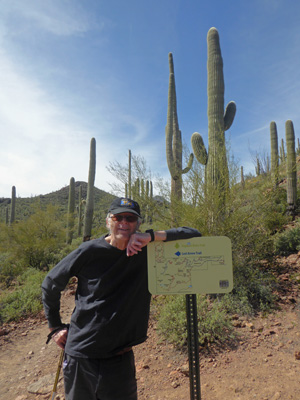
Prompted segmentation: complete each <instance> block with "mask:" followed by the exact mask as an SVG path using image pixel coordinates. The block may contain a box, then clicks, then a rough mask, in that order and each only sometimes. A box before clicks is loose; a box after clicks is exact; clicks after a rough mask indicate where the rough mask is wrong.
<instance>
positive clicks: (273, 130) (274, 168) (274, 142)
mask: <svg viewBox="0 0 300 400" xmlns="http://www.w3.org/2000/svg"><path fill="white" fill-rule="evenodd" d="M270 138H271V176H272V180H273V183H274V186H275V187H277V186H278V174H279V156H278V135H277V126H276V123H275V122H274V121H272V122H271V123H270Z"/></svg>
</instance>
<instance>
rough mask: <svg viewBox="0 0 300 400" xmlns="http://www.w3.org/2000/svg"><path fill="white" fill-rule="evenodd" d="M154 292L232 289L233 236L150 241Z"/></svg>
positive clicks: (218, 291)
mask: <svg viewBox="0 0 300 400" xmlns="http://www.w3.org/2000/svg"><path fill="white" fill-rule="evenodd" d="M147 250H148V282H149V291H150V293H152V294H197V293H202V294H208V293H228V292H230V291H231V290H232V288H233V274H232V252H231V242H230V239H229V238H227V237H225V236H217V237H216V236H210V237H196V238H191V239H183V240H174V241H171V242H153V243H149V244H148V248H147Z"/></svg>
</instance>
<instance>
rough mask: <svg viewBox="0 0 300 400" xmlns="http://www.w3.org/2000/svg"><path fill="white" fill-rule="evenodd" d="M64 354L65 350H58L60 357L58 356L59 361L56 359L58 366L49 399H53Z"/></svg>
mask: <svg viewBox="0 0 300 400" xmlns="http://www.w3.org/2000/svg"><path fill="white" fill-rule="evenodd" d="M64 354H65V350H64V349H62V350H61V352H60V357H59V361H58V366H57V371H56V376H55V381H54V385H53V389H52V394H51V400H54V398H55V395H56V390H57V384H58V379H59V375H60V370H61V366H62V363H63V359H64Z"/></svg>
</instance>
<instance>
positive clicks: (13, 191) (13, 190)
mask: <svg viewBox="0 0 300 400" xmlns="http://www.w3.org/2000/svg"><path fill="white" fill-rule="evenodd" d="M15 219H16V187H15V186H13V187H12V188H11V208H10V221H9V223H10V225H11V224H13V223H14V222H15Z"/></svg>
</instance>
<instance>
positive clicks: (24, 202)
mask: <svg viewBox="0 0 300 400" xmlns="http://www.w3.org/2000/svg"><path fill="white" fill-rule="evenodd" d="M79 186H81V187H82V199H83V200H85V199H86V196H87V183H86V182H82V181H78V182H75V203H76V205H77V202H78V197H79ZM115 197H116V196H114V195H112V194H110V193H108V192H105V191H104V190H101V189H98V188H96V187H95V188H94V201H95V212H97V211H98V212H101V214H103V213H106V212H107V210H108V208H109V205H110V203H111V202H112V200H113V199H114V198H115ZM68 198H69V185H68V186H65V187H63V188H61V189H59V190H56V191H55V192H51V193H48V194H44V195H43V194H41V195H38V196H32V197H17V199H16V220H22V219H23V218H26V217H28V215H30V214H32V213H33V211H34V207H35V206H36V205H38V204H40V205H41V206H43V207H44V206H47V205H48V204H52V205H56V206H58V207H59V209H60V210H61V211H62V212H63V213H65V212H67V208H68ZM10 203H11V199H10V198H0V221H1V222H5V215H6V208H8V209H9V213H10Z"/></svg>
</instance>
